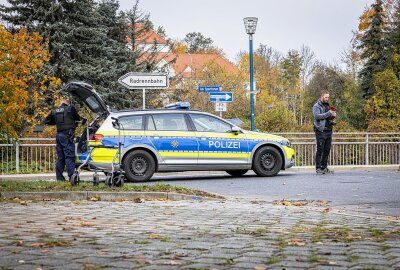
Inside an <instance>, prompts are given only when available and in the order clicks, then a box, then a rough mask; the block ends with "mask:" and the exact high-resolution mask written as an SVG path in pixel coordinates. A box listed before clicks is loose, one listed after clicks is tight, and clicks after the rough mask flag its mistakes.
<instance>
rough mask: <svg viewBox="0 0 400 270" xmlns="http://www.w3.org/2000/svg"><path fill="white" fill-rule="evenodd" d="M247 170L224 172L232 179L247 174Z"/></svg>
mask: <svg viewBox="0 0 400 270" xmlns="http://www.w3.org/2000/svg"><path fill="white" fill-rule="evenodd" d="M248 171H249V170H229V171H226V172H227V173H228V174H230V175H232V176H233V177H239V176H242V175H243V174H245V173H247V172H248Z"/></svg>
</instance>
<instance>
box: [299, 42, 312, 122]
mask: <svg viewBox="0 0 400 270" xmlns="http://www.w3.org/2000/svg"><path fill="white" fill-rule="evenodd" d="M300 56H301V69H300V96H299V99H300V104H299V105H300V106H299V111H300V116H299V124H300V125H303V122H304V115H303V112H304V109H305V108H304V95H305V92H306V87H307V84H308V82H309V81H310V78H311V75H312V72H313V70H314V68H315V66H316V60H315V54H314V52H313V51H311V49H310V48H309V47H308V46H304V45H303V46H302V47H301V49H300Z"/></svg>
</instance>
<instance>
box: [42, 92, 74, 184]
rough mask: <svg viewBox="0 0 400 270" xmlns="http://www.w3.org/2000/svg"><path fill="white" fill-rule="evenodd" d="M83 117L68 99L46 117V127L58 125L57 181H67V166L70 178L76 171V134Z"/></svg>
mask: <svg viewBox="0 0 400 270" xmlns="http://www.w3.org/2000/svg"><path fill="white" fill-rule="evenodd" d="M80 120H81V117H80V116H79V114H78V112H77V111H76V109H75V107H74V106H71V105H70V102H69V100H68V99H63V100H62V101H61V105H60V106H59V107H57V108H55V109H54V110H52V111H51V113H50V114H49V115H48V116H47V117H46V119H45V120H44V123H45V124H46V125H56V126H57V134H56V142H57V146H56V149H57V156H58V159H57V164H56V178H57V181H65V178H64V176H63V172H64V168H65V166H67V173H68V177H69V178H70V177H71V175H72V174H73V173H74V170H75V145H74V134H75V127H76V124H77V123H76V122H77V121H80Z"/></svg>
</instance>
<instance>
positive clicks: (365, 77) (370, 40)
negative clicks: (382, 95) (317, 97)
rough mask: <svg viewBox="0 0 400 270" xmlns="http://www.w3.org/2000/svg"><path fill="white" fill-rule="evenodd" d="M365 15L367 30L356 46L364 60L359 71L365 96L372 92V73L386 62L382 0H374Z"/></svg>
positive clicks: (381, 68)
mask: <svg viewBox="0 0 400 270" xmlns="http://www.w3.org/2000/svg"><path fill="white" fill-rule="evenodd" d="M365 12H367V13H369V14H370V15H369V16H367V18H368V23H367V27H368V26H369V27H368V28H367V30H366V31H365V32H364V33H363V34H362V35H361V37H360V44H359V45H358V48H359V49H360V50H361V55H360V56H361V59H362V60H364V61H365V63H364V66H363V68H362V69H361V71H360V74H359V76H360V79H361V84H360V86H361V90H362V92H363V94H364V96H365V97H367V98H368V97H370V96H371V95H373V94H374V91H375V89H374V85H373V82H372V78H373V76H374V74H376V73H377V72H380V71H382V70H383V69H384V67H385V65H386V63H387V57H386V56H387V49H388V46H387V40H386V39H385V35H386V34H385V31H386V26H387V24H386V21H385V19H386V16H385V13H384V10H383V2H382V0H376V1H375V3H374V4H372V6H371V9H370V10H367V11H365Z"/></svg>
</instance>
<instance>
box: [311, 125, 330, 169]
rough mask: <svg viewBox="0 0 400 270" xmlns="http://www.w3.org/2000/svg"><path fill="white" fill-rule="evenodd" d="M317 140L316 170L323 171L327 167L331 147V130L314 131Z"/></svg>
mask: <svg viewBox="0 0 400 270" xmlns="http://www.w3.org/2000/svg"><path fill="white" fill-rule="evenodd" d="M315 137H316V140H317V153H316V154H315V167H316V169H325V168H326V167H327V166H328V157H329V152H330V151H331V145H332V130H324V131H323V132H321V131H319V130H318V129H316V130H315Z"/></svg>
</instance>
